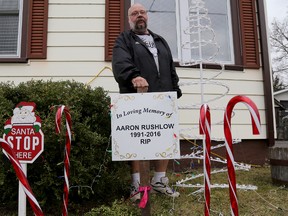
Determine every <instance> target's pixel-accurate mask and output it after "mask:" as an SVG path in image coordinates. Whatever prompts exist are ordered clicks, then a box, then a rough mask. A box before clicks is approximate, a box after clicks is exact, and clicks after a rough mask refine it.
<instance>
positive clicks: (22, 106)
mask: <svg viewBox="0 0 288 216" xmlns="http://www.w3.org/2000/svg"><path fill="white" fill-rule="evenodd" d="M16 108H19V109H26V110H29V111H30V112H35V108H36V104H35V103H34V102H20V103H19V104H17V106H16Z"/></svg>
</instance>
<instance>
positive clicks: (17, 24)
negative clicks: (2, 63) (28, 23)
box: [0, 0, 23, 58]
mask: <svg viewBox="0 0 288 216" xmlns="http://www.w3.org/2000/svg"><path fill="white" fill-rule="evenodd" d="M22 3H23V2H22V1H19V0H0V29H1V32H0V56H1V57H2V58H3V57H11V58H15V57H19V56H20V52H21V37H22V35H21V29H22V28H21V27H22V19H21V17H22V12H23V10H22V9H23V5H22ZM20 4H21V5H20Z"/></svg>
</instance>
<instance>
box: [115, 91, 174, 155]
mask: <svg viewBox="0 0 288 216" xmlns="http://www.w3.org/2000/svg"><path fill="white" fill-rule="evenodd" d="M111 127H112V128H111V129H112V160H113V161H121V160H159V159H172V158H173V159H176V158H178V159H179V158H180V146H179V137H178V133H179V129H178V127H179V125H178V105H177V95H176V92H160V93H134V94H117V95H111Z"/></svg>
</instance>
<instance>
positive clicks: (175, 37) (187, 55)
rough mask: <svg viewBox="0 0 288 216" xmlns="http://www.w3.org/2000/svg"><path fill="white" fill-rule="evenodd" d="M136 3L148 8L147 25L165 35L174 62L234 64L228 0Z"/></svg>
mask: <svg viewBox="0 0 288 216" xmlns="http://www.w3.org/2000/svg"><path fill="white" fill-rule="evenodd" d="M134 2H136V1H133V0H132V2H131V3H132V4H133V3H134ZM137 2H138V3H141V4H142V5H144V7H145V8H146V9H147V11H148V14H149V21H148V22H149V23H148V28H149V29H151V30H152V31H154V32H155V33H158V34H160V35H162V36H164V35H165V39H166V40H167V42H168V44H169V45H170V48H171V51H172V54H173V58H174V60H175V61H179V62H186V63H188V62H191V61H192V62H194V63H195V61H196V62H197V61H199V60H202V61H203V62H211V61H217V62H221V63H228V64H234V59H233V56H232V53H233V43H232V36H231V32H232V29H231V19H230V13H229V11H230V5H229V1H228V0H217V1H215V0H206V1H205V2H204V1H202V3H204V4H200V2H199V1H198V3H197V1H191V0H157V1H150V0H137ZM197 11H198V13H199V15H198V16H197ZM205 13H207V14H205ZM198 20H199V23H198ZM198 33H199V34H198ZM200 44H201V46H200ZM199 47H200V48H201V52H200V53H201V54H202V56H199Z"/></svg>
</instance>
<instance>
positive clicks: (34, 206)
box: [0, 138, 44, 216]
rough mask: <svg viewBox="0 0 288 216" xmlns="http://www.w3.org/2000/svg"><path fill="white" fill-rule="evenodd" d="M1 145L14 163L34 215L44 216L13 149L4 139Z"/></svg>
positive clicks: (0, 141)
mask: <svg viewBox="0 0 288 216" xmlns="http://www.w3.org/2000/svg"><path fill="white" fill-rule="evenodd" d="M0 144H1V147H2V148H3V149H4V151H5V153H6V154H7V156H8V158H9V160H10V162H11V163H12V166H13V168H14V170H15V172H16V175H17V177H18V179H19V181H20V182H21V185H22V188H23V190H24V192H25V194H26V196H27V198H28V201H29V203H30V205H31V208H32V210H33V212H34V214H35V215H36V216H42V215H44V214H43V212H42V210H41V207H40V205H39V203H38V202H37V200H36V198H35V196H34V194H33V192H32V189H31V187H30V185H29V183H28V180H27V178H26V175H25V174H24V171H23V168H22V166H21V164H20V162H19V160H18V159H17V157H16V155H15V153H14V151H13V149H12V148H11V147H10V145H9V144H8V143H7V142H6V141H5V140H4V139H2V138H0Z"/></svg>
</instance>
